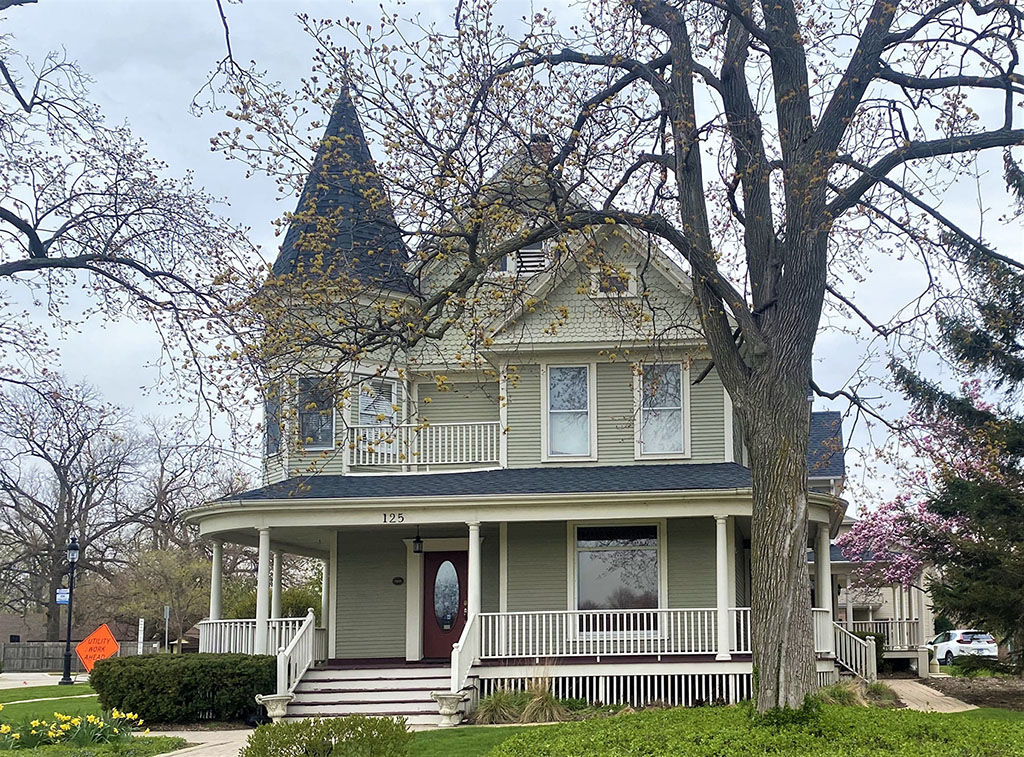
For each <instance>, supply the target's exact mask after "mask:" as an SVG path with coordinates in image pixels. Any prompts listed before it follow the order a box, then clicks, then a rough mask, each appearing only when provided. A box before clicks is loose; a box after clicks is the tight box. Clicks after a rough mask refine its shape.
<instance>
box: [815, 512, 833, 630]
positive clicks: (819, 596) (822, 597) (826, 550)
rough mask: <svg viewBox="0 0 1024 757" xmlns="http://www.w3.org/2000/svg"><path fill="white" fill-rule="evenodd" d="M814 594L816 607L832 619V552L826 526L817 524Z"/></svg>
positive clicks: (825, 524)
mask: <svg viewBox="0 0 1024 757" xmlns="http://www.w3.org/2000/svg"><path fill="white" fill-rule="evenodd" d="M814 590H815V591H814V593H815V595H816V596H815V602H814V605H815V606H816V607H822V608H824V609H827V610H828V615H829V618H830V619H831V617H832V596H831V592H832V551H831V541H830V540H829V538H828V524H827V523H819V524H818V541H817V544H816V545H815V547H814Z"/></svg>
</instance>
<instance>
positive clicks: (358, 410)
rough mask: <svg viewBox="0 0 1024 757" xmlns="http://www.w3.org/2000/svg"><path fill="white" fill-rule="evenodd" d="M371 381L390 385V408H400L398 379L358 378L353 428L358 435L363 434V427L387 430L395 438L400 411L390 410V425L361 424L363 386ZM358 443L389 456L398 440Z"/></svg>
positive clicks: (361, 441) (386, 377)
mask: <svg viewBox="0 0 1024 757" xmlns="http://www.w3.org/2000/svg"><path fill="white" fill-rule="evenodd" d="M372 381H383V382H385V383H388V384H390V385H391V407H392V408H394V407H395V406H396V405H397V406H399V407H400V408H401V404H402V403H401V401H400V400H401V394H402V393H401V392H400V391H399V389H398V384H399V379H397V378H395V377H393V376H376V375H373V376H360V377H359V394H358V396H357V397H356V401H355V403H354V404H355V408H354V412H355V421H356V422H355V424H354V426H355V427H356V428H358V429H359V430H360V433H362V432H363V430H364V426H377V427H379V428H389V429H391V430H392V432H393V433H394V434H395V435H396V436H397V434H398V427H399V426H400V425H401V418H400V416H399V413H400V412H401V410H394V409H392V411H391V412H392V416H391V419H392V422H391V423H390V424H385V423H368V424H364V423H363V422H362V420H363V419H362V415H363V395H364V392H363V386H364V385H366V384H369V383H370V382H372ZM359 443H360V444H362V445H365V446H366V447H372V448H373V449H374V450H378V449H385V450H387V452H388V454H391V453H393V452H394V451H395V445H397V444H398V439H397V438H396V439H394V440H392V441H391V442H387V441H382V440H379V439H378V440H367V439H360V440H359Z"/></svg>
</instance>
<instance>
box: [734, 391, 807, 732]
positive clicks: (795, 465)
mask: <svg viewBox="0 0 1024 757" xmlns="http://www.w3.org/2000/svg"><path fill="white" fill-rule="evenodd" d="M757 373H759V374H761V375H758V376H755V377H753V381H752V382H751V392H752V393H753V396H754V397H756V398H757V399H756V400H755V401H752V402H749V403H747V405H746V407H744V415H745V416H746V420H747V424H748V425H747V427H748V428H749V430H750V434H749V438H748V448H749V454H750V463H751V465H750V468H751V474H752V477H753V519H752V525H751V530H752V534H751V536H752V538H751V549H752V564H753V565H754V566H755V569H754V571H753V576H752V589H753V591H752V602H751V606H752V610H751V612H752V616H753V617H752V623H751V625H752V632H753V652H754V675H755V679H756V696H757V709H758V711H759V712H762V713H763V712H767V711H768V710H771V709H775V708H778V707H791V708H796V707H800V706H802V705H803V704H804V699H805V697H806V696H807V694H808V693H809V692H811V691H813V690H814V687H815V682H816V671H815V664H814V630H813V621H812V617H811V587H810V578H809V574H808V569H807V428H808V422H809V417H810V403H809V402H808V401H807V386H806V383H807V382H806V380H805V381H803V382H799V381H793V380H788V381H787V380H785V379H782V378H780V377H778V376H777V375H773V374H775V373H776V372H775V371H765V372H763V373H762V372H761V371H758V372H757Z"/></svg>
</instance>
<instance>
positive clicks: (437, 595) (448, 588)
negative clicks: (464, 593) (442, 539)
mask: <svg viewBox="0 0 1024 757" xmlns="http://www.w3.org/2000/svg"><path fill="white" fill-rule="evenodd" d="M458 613H459V573H458V571H456V570H455V566H454V565H453V564H452V561H451V560H445V561H444V562H443V563H441V565H440V567H438V569H437V575H436V576H434V619H435V620H436V621H437V625H438V627H439V628H440V629H441V630H442V631H450V630H451V629H452V626H453V625H455V619H456V618H457V617H458Z"/></svg>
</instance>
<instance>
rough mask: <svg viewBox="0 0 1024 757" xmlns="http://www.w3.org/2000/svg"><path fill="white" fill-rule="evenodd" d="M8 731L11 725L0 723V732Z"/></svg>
mask: <svg viewBox="0 0 1024 757" xmlns="http://www.w3.org/2000/svg"><path fill="white" fill-rule="evenodd" d="M10 732H11V727H10V726H9V725H7V723H3V724H2V725H0V734H3V733H10Z"/></svg>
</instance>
